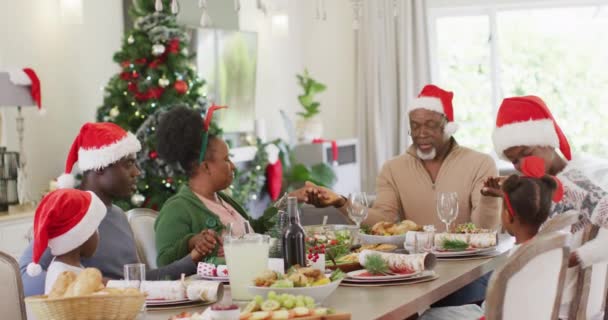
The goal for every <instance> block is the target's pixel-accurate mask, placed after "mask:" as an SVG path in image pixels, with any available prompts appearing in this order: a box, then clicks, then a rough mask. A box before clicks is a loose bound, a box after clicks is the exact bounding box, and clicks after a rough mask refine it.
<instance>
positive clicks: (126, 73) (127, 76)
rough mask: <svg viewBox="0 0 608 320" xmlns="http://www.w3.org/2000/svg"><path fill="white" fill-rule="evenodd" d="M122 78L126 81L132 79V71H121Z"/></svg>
mask: <svg viewBox="0 0 608 320" xmlns="http://www.w3.org/2000/svg"><path fill="white" fill-rule="evenodd" d="M120 78H121V79H122V80H125V81H128V80H131V73H130V72H121V73H120Z"/></svg>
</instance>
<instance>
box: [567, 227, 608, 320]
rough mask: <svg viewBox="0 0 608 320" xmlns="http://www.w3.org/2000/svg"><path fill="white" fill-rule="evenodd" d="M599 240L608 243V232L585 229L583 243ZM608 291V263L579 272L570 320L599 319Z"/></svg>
mask: <svg viewBox="0 0 608 320" xmlns="http://www.w3.org/2000/svg"><path fill="white" fill-rule="evenodd" d="M593 239H598V240H601V241H605V242H606V243H608V230H606V229H605V228H599V227H598V226H595V225H588V226H586V227H585V231H584V233H583V243H585V242H587V241H591V240H593ZM607 291H608V263H606V262H603V263H596V264H594V265H592V266H589V267H587V268H585V269H581V270H579V273H578V280H577V284H576V289H575V293H574V295H573V297H574V299H573V300H572V302H571V303H570V309H569V315H568V319H577V320H578V319H580V320H587V319H597V318H599V317H600V315H601V314H602V312H605V309H606V295H607Z"/></svg>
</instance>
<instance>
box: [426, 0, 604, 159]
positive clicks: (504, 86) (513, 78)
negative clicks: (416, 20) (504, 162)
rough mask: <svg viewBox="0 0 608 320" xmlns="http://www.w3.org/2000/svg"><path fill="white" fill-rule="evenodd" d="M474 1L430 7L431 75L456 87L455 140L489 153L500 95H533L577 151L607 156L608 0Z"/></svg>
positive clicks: (445, 85) (447, 86) (449, 87)
mask: <svg viewBox="0 0 608 320" xmlns="http://www.w3.org/2000/svg"><path fill="white" fill-rule="evenodd" d="M442 2H443V3H445V4H446V5H448V6H449V5H452V3H454V2H450V1H435V3H436V4H437V3H442ZM462 2H467V1H460V2H459V3H462ZM470 2H471V3H473V2H477V3H478V5H469V6H460V7H453V5H452V7H447V6H444V5H435V6H433V4H430V6H429V10H428V12H429V30H430V33H429V34H430V37H431V38H430V43H431V55H432V56H431V58H432V59H431V61H433V63H434V64H433V66H432V70H433V81H434V82H435V83H437V84H438V85H440V86H442V87H444V88H446V89H448V90H452V91H454V115H455V118H456V121H457V122H458V123H459V125H460V129H459V131H458V132H457V133H456V134H455V136H456V138H457V139H458V141H459V142H460V143H461V144H463V145H466V146H468V147H471V148H475V149H477V150H480V151H484V152H491V151H492V140H491V134H492V130H493V127H494V122H495V117H496V110H497V109H498V106H499V104H500V102H501V101H502V99H503V98H504V97H509V96H515V95H531V94H533V95H537V96H539V97H541V98H542V99H543V100H544V101H545V102H546V103H547V105H548V106H549V108H550V109H551V111H552V113H553V115H554V117H555V118H556V120H557V121H558V123H559V124H560V126H561V127H562V129H563V130H564V132H565V134H566V136H567V137H568V139H569V141H570V144H571V147H572V148H573V152H574V153H575V154H576V153H581V152H586V153H590V154H593V155H597V156H608V139H605V138H604V137H608V72H607V71H606V70H608V1H603V0H602V1H594V4H593V5H589V4H586V5H579V3H581V1H552V2H550V1H544V2H542V3H538V4H536V5H535V6H534V5H531V4H530V2H522V1H517V0H514V1H498V2H500V3H502V5H491V6H489V5H487V4H485V3H487V2H488V1H485V2H481V1H475V0H471V1H470ZM552 3H553V6H552V5H551V4H552ZM556 4H559V5H561V6H556Z"/></svg>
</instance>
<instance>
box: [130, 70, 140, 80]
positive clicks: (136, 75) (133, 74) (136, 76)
mask: <svg viewBox="0 0 608 320" xmlns="http://www.w3.org/2000/svg"><path fill="white" fill-rule="evenodd" d="M131 78H133V79H137V78H139V73H137V71H135V70H133V72H131Z"/></svg>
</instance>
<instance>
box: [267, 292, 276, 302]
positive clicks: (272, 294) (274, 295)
mask: <svg viewBox="0 0 608 320" xmlns="http://www.w3.org/2000/svg"><path fill="white" fill-rule="evenodd" d="M276 297H277V293H276V292H274V291H270V292H268V299H273V300H274V299H275V298H276Z"/></svg>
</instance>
